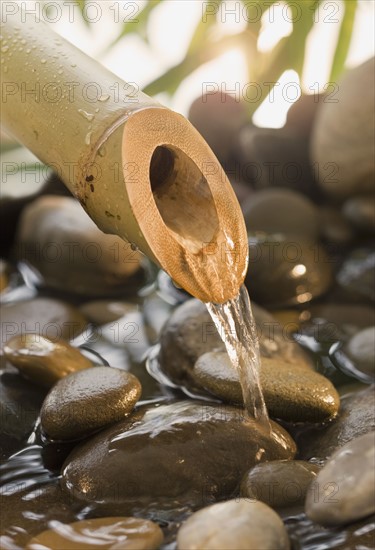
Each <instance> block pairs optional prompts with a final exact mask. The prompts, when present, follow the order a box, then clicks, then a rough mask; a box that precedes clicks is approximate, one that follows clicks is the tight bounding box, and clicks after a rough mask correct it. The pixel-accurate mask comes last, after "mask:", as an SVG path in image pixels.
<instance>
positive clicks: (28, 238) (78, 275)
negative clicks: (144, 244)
mask: <svg viewBox="0 0 375 550" xmlns="http://www.w3.org/2000/svg"><path fill="white" fill-rule="evenodd" d="M95 185H96V184H95V181H93V182H92V183H91V185H90V187H91V192H92V193H95ZM107 215H108V216H116V215H117V213H116V212H108V213H107ZM35 250H38V251H39V252H38V253H37V254H36V253H35ZM16 251H17V255H18V258H20V259H26V260H27V261H29V262H30V263H31V265H32V266H34V267H35V268H36V269H37V270H38V271H39V272H40V273H41V275H42V277H43V278H44V280H45V283H46V285H47V286H49V287H51V288H55V289H58V290H62V291H65V292H66V291H68V292H73V293H77V294H81V295H95V296H103V295H107V294H114V293H118V292H119V291H122V292H124V291H125V290H126V289H127V288H132V289H134V288H137V286H139V284H142V282H143V277H142V276H141V275H140V274H139V273H137V272H138V270H139V268H140V263H141V255H140V253H139V252H137V251H134V250H132V248H131V245H130V244H129V243H126V242H124V241H123V240H122V239H121V238H120V237H117V236H114V235H107V234H105V233H103V232H102V231H100V229H98V227H97V226H96V225H95V223H94V222H93V221H92V220H91V218H90V217H89V216H88V215H87V214H86V213H85V211H84V210H83V209H82V207H81V205H80V204H79V202H78V201H77V200H75V199H73V198H70V197H57V196H51V195H49V196H48V195H46V196H44V197H42V198H40V199H38V200H36V201H34V202H33V203H32V204H31V205H30V206H28V207H27V208H26V209H25V210H24V211H23V213H22V217H21V220H20V223H19V230H18V234H17V245H16Z"/></svg>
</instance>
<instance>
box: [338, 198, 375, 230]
mask: <svg viewBox="0 0 375 550" xmlns="http://www.w3.org/2000/svg"><path fill="white" fill-rule="evenodd" d="M342 210H343V214H344V216H345V217H346V219H347V220H348V221H349V222H350V223H351V224H352V225H353V227H354V228H355V229H359V230H360V231H363V232H368V233H372V232H373V231H374V230H375V197H374V195H366V196H359V197H353V198H351V199H348V200H347V201H346V202H345V204H344V206H343V209H342Z"/></svg>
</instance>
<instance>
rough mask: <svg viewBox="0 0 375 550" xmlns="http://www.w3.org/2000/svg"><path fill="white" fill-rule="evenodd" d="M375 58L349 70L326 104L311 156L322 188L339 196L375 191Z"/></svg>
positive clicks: (313, 141)
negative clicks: (374, 119)
mask: <svg viewBox="0 0 375 550" xmlns="http://www.w3.org/2000/svg"><path fill="white" fill-rule="evenodd" d="M374 61H375V58H371V59H369V60H368V61H366V62H365V63H363V64H362V65H360V66H359V67H356V68H354V69H352V70H350V71H348V72H347V73H346V74H345V75H344V76H343V78H342V79H341V80H340V81H339V83H338V84H337V85H336V86H335V90H332V93H331V98H330V100H329V97H326V99H325V101H324V102H323V103H322V105H321V107H320V109H319V111H318V114H317V118H316V121H315V124H314V129H313V135H312V143H311V146H312V147H311V156H312V162H313V163H315V165H316V166H318V167H319V171H318V176H319V181H320V184H321V185H322V187H323V188H324V189H325V190H326V191H327V192H328V193H330V194H332V195H333V196H335V197H338V198H345V197H349V196H353V195H358V194H362V193H373V186H374V184H373V181H374V162H373V152H374V148H375V138H374V132H373V123H372V119H371V117H369V113H370V112H372V109H373V105H374V103H375V97H374V85H373V84H374V83H373V75H374Z"/></svg>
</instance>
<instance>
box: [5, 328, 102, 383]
mask: <svg viewBox="0 0 375 550" xmlns="http://www.w3.org/2000/svg"><path fill="white" fill-rule="evenodd" d="M4 355H5V357H6V358H7V359H8V361H9V362H10V363H12V365H13V366H14V367H16V368H17V369H18V370H19V371H20V373H21V374H23V375H24V376H25V377H26V378H29V379H30V380H32V381H33V382H35V383H36V384H40V385H42V386H46V387H51V386H53V384H55V382H57V381H58V380H60V379H61V378H64V376H67V375H68V374H71V373H72V372H76V371H79V370H83V369H88V368H90V367H92V363H91V361H89V360H88V359H87V358H86V357H85V356H84V355H83V354H82V353H81V352H80V351H79V350H78V349H77V348H73V346H70V345H69V344H68V343H67V342H64V341H62V340H61V341H59V342H54V341H52V340H50V339H49V338H44V336H40V334H22V335H19V336H15V337H14V338H11V339H10V340H9V341H8V342H7V344H6V345H5V346H4Z"/></svg>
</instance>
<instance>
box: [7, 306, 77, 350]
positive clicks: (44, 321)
mask: <svg viewBox="0 0 375 550" xmlns="http://www.w3.org/2000/svg"><path fill="white" fill-rule="evenodd" d="M86 325H87V322H86V319H85V318H84V317H83V315H82V314H81V313H80V312H79V311H78V310H77V309H75V308H74V307H73V306H71V305H69V304H66V303H65V302H61V301H60V300H53V299H52V298H34V299H32V300H25V301H22V302H16V303H14V304H10V305H2V306H1V347H3V345H4V344H5V343H6V342H8V340H10V339H11V338H12V337H13V336H17V335H19V334H25V333H27V332H32V333H37V334H41V335H42V336H45V337H46V338H50V339H51V340H53V341H56V340H60V339H61V338H62V339H63V340H71V339H73V338H75V337H76V336H78V335H79V334H81V333H82V331H83V330H84V328H85V327H86Z"/></svg>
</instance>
